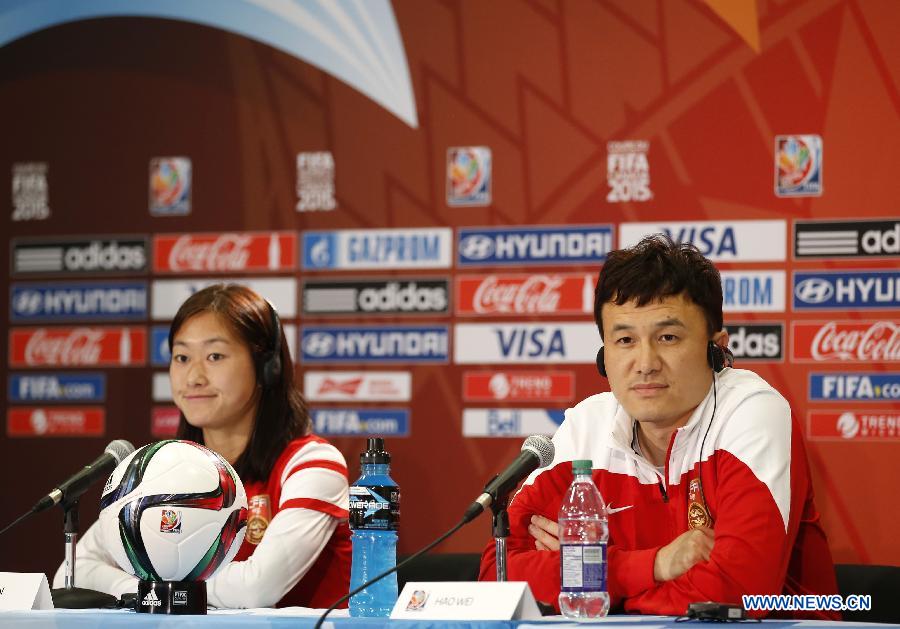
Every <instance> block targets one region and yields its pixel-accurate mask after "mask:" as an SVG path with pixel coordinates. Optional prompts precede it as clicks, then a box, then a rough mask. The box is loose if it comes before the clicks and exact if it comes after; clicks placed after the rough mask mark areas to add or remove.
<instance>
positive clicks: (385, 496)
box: [350, 485, 400, 531]
mask: <svg viewBox="0 0 900 629" xmlns="http://www.w3.org/2000/svg"><path fill="white" fill-rule="evenodd" d="M350 528H351V529H352V530H356V529H367V530H370V531H396V530H397V529H398V528H400V490H399V489H398V488H397V486H396V485H352V486H351V487H350Z"/></svg>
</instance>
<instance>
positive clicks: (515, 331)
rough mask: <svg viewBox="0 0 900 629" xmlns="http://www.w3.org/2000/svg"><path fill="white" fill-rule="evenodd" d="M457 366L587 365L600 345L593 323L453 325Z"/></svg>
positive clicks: (592, 360) (594, 356) (593, 359)
mask: <svg viewBox="0 0 900 629" xmlns="http://www.w3.org/2000/svg"><path fill="white" fill-rule="evenodd" d="M453 338H454V346H453V360H454V362H456V363H457V364H462V365H466V364H482V363H528V364H535V365H539V364H541V363H543V362H546V363H548V364H549V363H588V364H593V363H594V361H595V360H596V356H597V350H598V349H600V345H602V343H601V341H600V333H599V332H598V331H597V326H596V325H595V324H594V323H457V324H456V326H455V332H454V335H453Z"/></svg>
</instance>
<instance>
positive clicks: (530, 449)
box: [463, 435, 556, 522]
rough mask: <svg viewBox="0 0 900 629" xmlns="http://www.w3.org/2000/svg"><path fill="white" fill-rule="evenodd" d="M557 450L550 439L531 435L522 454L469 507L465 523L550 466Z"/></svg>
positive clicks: (464, 517)
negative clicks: (526, 479)
mask: <svg viewBox="0 0 900 629" xmlns="http://www.w3.org/2000/svg"><path fill="white" fill-rule="evenodd" d="M555 450H556V448H554V446H553V442H552V441H550V438H549V437H545V436H544V435H531V436H530V437H528V439H526V440H525V443H523V444H522V453H521V454H519V456H517V457H516V460H515V461H513V462H512V463H511V464H510V465H509V466H508V467H507V468H506V469H505V470H503V471H502V472H500V474H498V475H497V476H495V477H494V479H493V480H492V481H491V482H490V483H488V484H487V486H486V487H485V488H484V493H482V494H481V495H480V496H478V498H476V499H475V502H473V503H472V504H470V505H469V508H468V509H466V513H465V515H463V522H471V521H472V520H474V519H475V518H476V517H478V515H479V514H480V513H481V512H482V511H484V510H485V509H486V508H487V507H489V506H491V504H492V503H493V502H496V501H497V500H499V499H501V498H503V497H505V496H506V495H507V494H508V493H509V492H510V491H512V490H513V488H515V486H516V485H518V484H519V481H521V480H522V479H524V478H525V477H526V476H528V475H529V474H531V473H532V472H533V471H534V470H536V469H538V468H539V467H546V466H548V465H550V462H551V461H552V460H553V454H554V452H555Z"/></svg>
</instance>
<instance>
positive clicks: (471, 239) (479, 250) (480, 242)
mask: <svg viewBox="0 0 900 629" xmlns="http://www.w3.org/2000/svg"><path fill="white" fill-rule="evenodd" d="M459 253H460V255H462V257H464V258H468V259H470V260H486V259H487V258H490V257H491V256H492V255H493V254H494V241H493V240H492V239H491V238H489V237H488V236H484V235H482V234H472V235H471V236H466V237H465V238H463V239H462V240H461V241H460V243H459Z"/></svg>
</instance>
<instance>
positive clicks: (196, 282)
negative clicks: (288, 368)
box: [150, 277, 297, 347]
mask: <svg viewBox="0 0 900 629" xmlns="http://www.w3.org/2000/svg"><path fill="white" fill-rule="evenodd" d="M220 283H221V284H228V283H234V284H243V285H245V286H248V287H249V288H251V289H252V290H254V291H256V292H257V293H259V294H260V295H261V296H262V297H264V298H265V299H268V300H269V302H270V303H271V304H272V305H273V306H275V310H277V311H278V316H279V317H281V318H283V319H284V318H287V319H290V318H292V317H296V316H297V280H295V279H294V278H292V277H238V278H230V279H229V278H210V277H204V278H198V279H191V280H154V281H153V284H152V286H151V289H150V295H151V302H150V312H151V313H152V316H153V318H154V319H156V320H169V319H171V318H172V317H174V316H175V313H176V312H178V308H179V307H180V306H181V304H183V303H184V300H186V299H187V298H188V297H190V296H191V295H193V294H194V293H196V292H197V291H199V290H201V289H203V288H206V287H207V286H211V285H212V284H220ZM291 347H294V345H293V343H292V344H291Z"/></svg>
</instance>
